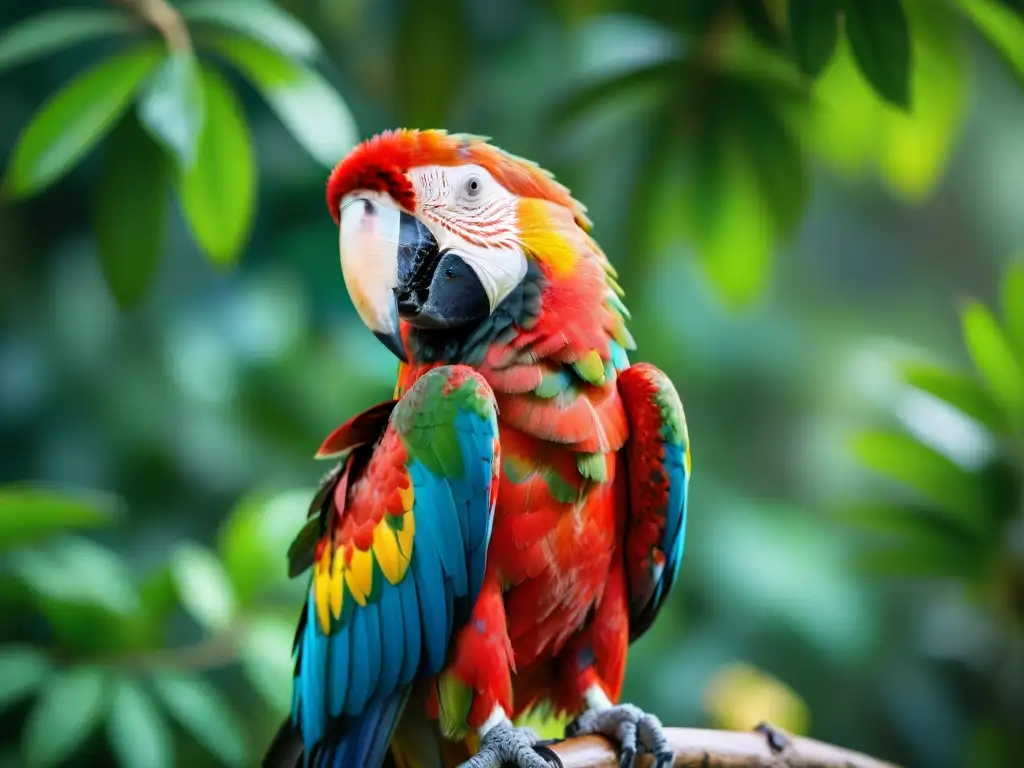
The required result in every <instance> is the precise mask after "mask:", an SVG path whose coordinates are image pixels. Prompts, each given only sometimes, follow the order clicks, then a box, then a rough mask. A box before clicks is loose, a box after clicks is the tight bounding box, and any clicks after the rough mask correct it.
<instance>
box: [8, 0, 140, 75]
mask: <svg viewBox="0 0 1024 768" xmlns="http://www.w3.org/2000/svg"><path fill="white" fill-rule="evenodd" d="M134 26H135V25H134V24H133V23H132V21H131V19H130V18H129V17H128V16H127V15H126V14H124V13H120V12H118V11H113V10H107V9H105V8H55V9H53V10H51V11H44V12H43V13H39V14H36V15H35V16H30V17H29V18H27V19H25V20H24V21H22V22H20V23H18V24H15V25H14V26H12V27H9V28H8V29H6V30H4V31H3V33H0V72H3V71H4V70H7V69H10V68H11V67H16V66H19V65H21V64H26V63H28V62H30V61H32V60H33V59H39V58H42V57H43V56H47V55H49V54H51V53H56V52H57V51H59V50H61V49H63V48H70V47H71V46H72V45H76V44H78V43H83V42H85V41H87V40H95V39H97V38H100V37H106V36H108V35H116V34H120V33H124V32H130V31H131V30H132V29H133V28H134Z"/></svg>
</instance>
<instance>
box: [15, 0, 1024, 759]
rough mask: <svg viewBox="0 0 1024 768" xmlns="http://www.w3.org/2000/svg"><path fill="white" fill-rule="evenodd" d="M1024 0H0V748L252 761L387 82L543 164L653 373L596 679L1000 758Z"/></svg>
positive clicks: (354, 392)
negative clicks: (654, 426) (612, 640)
mask: <svg viewBox="0 0 1024 768" xmlns="http://www.w3.org/2000/svg"><path fill="white" fill-rule="evenodd" d="M1022 5H1024V4H1022V3H1019V2H1000V1H999V0H841V1H840V0H789V2H785V1H782V2H777V1H776V0H767V2H761V1H760V0H718V1H715V2H711V1H709V0H690V1H689V2H678V3H666V2H658V1H657V0H593V1H592V2H587V1H586V0H433V2H429V3H427V2H422V1H421V0H375V1H374V2H370V1H369V0H281V2H278V3H277V4H272V3H270V2H269V0H267V1H263V0H260V1H257V0H252V1H251V2H250V1H248V0H235V1H234V2H231V1H229V0H193V1H192V2H185V0H182V2H181V3H180V4H175V5H174V6H168V5H165V4H164V3H162V2H160V1H159V0H123V1H122V2H116V3H104V2H99V1H97V2H88V1H87V0H80V2H75V3H71V2H64V0H43V1H41V2H27V0H26V1H22V2H17V1H16V0H6V1H5V2H4V3H2V4H0V112H2V115H3V117H2V120H0V156H2V157H3V158H5V164H6V165H5V167H6V170H5V173H4V177H3V182H2V186H0V254H2V258H0V301H2V312H0V437H2V447H0V481H2V483H3V484H2V485H0V558H2V559H0V563H2V565H0V637H2V643H0V766H4V767H5V768H7V767H10V766H56V765H75V766H80V767H82V768H84V767H85V766H100V765H104V766H105V765H111V764H117V765H120V766H123V768H165V767H166V766H178V765H195V766H215V765H225V766H241V765H254V764H256V761H257V760H258V758H259V756H260V755H261V754H262V750H263V748H264V747H265V745H266V743H267V742H268V740H269V738H270V736H271V734H272V732H273V728H274V727H275V726H276V724H277V723H278V722H279V719H280V718H281V717H282V716H283V714H284V713H285V712H286V711H287V707H288V699H289V696H290V682H289V680H290V672H291V661H290V643H291V638H292V633H293V626H294V622H295V620H296V617H297V612H298V608H299V604H300V601H301V600H302V594H303V589H304V580H303V579H297V580H295V581H291V582H290V581H288V580H287V579H286V578H285V550H286V548H287V545H288V543H289V542H290V539H291V536H292V535H293V534H294V533H295V532H296V531H297V529H298V527H299V526H300V525H301V523H302V521H303V518H304V516H305V514H306V507H307V503H308V499H309V495H310V493H311V492H312V489H313V487H314V485H315V483H316V481H317V479H318V477H319V474H320V473H321V471H322V470H323V469H325V467H323V466H319V465H317V464H316V463H314V462H313V460H312V458H311V457H312V454H313V452H314V451H315V449H316V447H317V446H318V445H319V443H320V440H321V439H322V438H323V437H324V436H325V435H326V434H327V433H328V432H329V431H330V430H331V429H333V428H334V427H335V426H337V425H338V424H340V423H341V422H342V421H344V420H345V419H347V418H348V417H349V416H351V415H352V414H354V413H355V412H357V411H358V410H360V409H362V408H364V407H367V406H369V405H372V404H374V403H376V402H378V401H380V400H382V399H385V398H387V397H389V396H390V392H391V387H392V381H393V378H394V375H395V361H394V358H393V357H392V356H391V355H390V353H388V352H387V351H386V350H385V349H384V348H383V347H382V346H381V345H380V344H379V343H378V342H377V341H376V340H375V339H374V338H373V337H372V335H371V334H369V333H368V332H366V330H365V329H364V328H363V327H362V326H361V325H360V323H359V322H358V320H357V318H356V316H355V314H354V312H353V310H352V308H351V305H350V303H349V301H348V299H347V296H346V294H345V292H344V286H343V283H342V280H341V275H340V273H339V265H338V255H337V235H336V229H335V227H334V225H333V223H332V222H331V218H330V216H329V215H328V212H327V211H326V210H325V208H324V194H323V193H324V184H325V179H326V174H327V172H328V170H329V168H330V167H331V165H332V164H333V163H334V162H336V161H337V160H338V159H339V158H340V157H341V156H342V155H344V153H345V152H346V151H347V150H348V149H350V148H351V147H352V146H353V144H354V143H355V142H356V141H357V140H359V139H361V138H365V137H367V136H369V135H370V134H372V133H374V132H376V131H378V130H381V129H384V128H387V127H394V126H396V125H405V126H414V127H445V128H448V129H450V130H455V131H467V132H472V133H476V134H483V135H486V136H490V137H493V139H494V141H495V143H497V144H498V145H499V146H501V147H503V148H505V149H508V150H510V151H512V152H515V153H516V154H520V155H523V156H526V157H529V158H532V159H535V160H536V161H538V162H540V163H541V164H542V165H544V166H545V167H548V168H550V169H551V170H552V171H554V172H555V173H556V175H557V176H558V178H559V179H560V180H561V181H563V182H565V183H566V184H568V185H569V186H570V187H571V188H572V190H573V191H574V193H575V194H576V196H577V197H578V198H579V199H581V200H582V201H583V202H584V203H585V204H586V205H587V206H589V209H590V213H591V216H592V218H593V220H594V221H595V223H596V226H595V230H594V234H595V236H596V237H597V239H598V241H599V242H600V243H601V244H602V245H603V247H604V249H605V250H606V251H607V253H608V254H609V256H610V258H611V260H612V262H613V263H614V264H615V265H616V266H617V268H618V270H619V272H620V276H621V282H622V284H623V286H624V287H625V289H626V291H627V304H628V306H629V307H630V309H631V310H632V313H633V319H632V322H631V325H630V328H631V330H632V332H633V334H634V336H635V337H636V338H637V340H638V343H639V350H638V352H637V353H636V354H635V355H634V356H633V357H634V359H635V360H647V361H650V362H653V363H655V364H657V365H658V366H660V367H662V368H663V369H664V370H665V371H667V372H668V374H669V375H670V376H671V378H672V379H673V380H674V381H675V382H676V384H677V386H678V387H679V389H680V391H681V393H682V396H683V400H684V404H685V407H686V413H687V417H688V421H689V430H690V435H691V439H692V441H693V468H694V469H693V472H694V474H693V481H692V483H691V505H690V510H691V516H690V521H689V528H688V538H687V551H686V555H685V558H684V564H683V566H682V572H681V575H680V579H679V582H678V586H677V587H676V589H675V591H674V593H673V595H672V598H671V602H670V604H669V606H668V607H667V608H666V610H665V611H663V613H662V615H661V617H660V619H659V620H658V622H657V623H656V625H655V626H654V628H653V629H652V630H651V631H650V632H649V634H648V635H647V636H645V637H644V638H643V639H642V640H641V641H640V642H639V643H638V644H637V645H636V646H635V647H634V650H633V653H632V655H631V661H630V664H629V671H628V676H627V681H626V690H625V697H626V698H627V699H629V700H632V701H634V702H635V703H637V704H639V705H641V706H644V707H646V708H648V709H651V710H653V711H654V712H657V713H658V714H660V716H661V717H662V718H663V720H664V721H665V722H666V723H668V724H671V725H679V726H712V727H722V728H739V729H747V728H750V727H752V726H753V725H754V724H755V723H757V722H758V721H759V720H761V719H769V720H771V721H773V722H774V723H775V724H777V725H780V726H782V727H784V728H788V729H791V730H793V731H795V732H797V733H803V734H810V735H813V736H814V737H816V738H819V739H823V740H826V741H831V742H834V743H838V744H840V745H842V746H846V747H850V748H854V749H858V750H861V751H865V752H868V753H871V754H874V755H876V756H879V757H883V758H887V759H891V760H894V761H898V762H901V763H902V764H904V765H907V766H932V767H934V768H944V767H945V766H976V767H978V768H985V767H986V766H1009V765H1018V764H1020V763H1021V760H1022V758H1024V515H1022V504H1021V484H1020V479H1021V474H1022V472H1024V443H1022V440H1021V430H1022V427H1024V375H1022V372H1021V371H1022V368H1021V366H1022V365H1024V269H1022V266H1021V265H1022V263H1024V262H1018V261H1016V260H1015V259H1020V258H1021V257H1022V256H1024V92H1022V86H1024V15H1022V8H1021V6H1022ZM175 8H176V9H177V10H178V11H180V14H179V13H177V12H176V11H175ZM546 727H547V728H548V730H549V731H551V732H554V731H557V729H558V725H557V724H547V726H546Z"/></svg>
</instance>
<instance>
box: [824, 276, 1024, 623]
mask: <svg viewBox="0 0 1024 768" xmlns="http://www.w3.org/2000/svg"><path fill="white" fill-rule="evenodd" d="M1001 304H1002V307H1001V310H1002V311H1001V315H1002V316H1001V317H999V316H997V314H996V313H994V312H993V311H992V310H990V309H989V308H988V307H986V306H985V305H984V304H982V303H981V302H979V301H976V300H974V299H970V300H967V301H965V302H963V304H962V306H961V307H960V325H961V331H962V335H963V342H964V346H965V349H966V352H967V356H968V357H969V359H970V361H971V364H972V365H971V369H970V370H967V371H964V370H958V369H956V368H954V367H952V366H946V365H941V364H936V363H934V362H921V361H918V360H912V361H908V362H906V363H904V364H903V365H902V368H901V376H902V380H903V382H904V383H905V385H906V386H907V387H909V388H911V389H912V390H914V391H916V392H918V393H923V394H924V395H926V396H928V397H930V398H933V399H934V400H937V401H939V402H941V403H942V404H944V405H945V406H946V407H947V408H949V409H951V410H952V411H953V412H956V413H958V414H960V416H961V417H962V419H964V420H966V423H970V424H973V428H974V429H975V430H976V431H977V432H978V433H980V434H981V435H983V436H984V438H985V439H984V440H982V441H978V442H979V445H988V446H991V449H990V450H988V451H984V452H983V451H982V450H980V449H979V450H978V451H977V453H978V454H979V455H978V456H977V457H976V458H975V460H967V461H964V460H963V458H962V457H961V458H960V460H954V457H952V456H950V455H947V454H946V453H945V452H943V451H941V450H939V448H937V447H934V446H933V445H931V444H928V443H927V442H926V441H925V440H923V439H922V438H921V437H919V436H916V435H912V434H910V433H909V432H908V431H905V430H903V429H884V430H875V429H873V430H870V431H866V432H862V433H860V434H858V435H856V436H855V438H854V440H853V443H852V446H851V447H852V450H853V453H854V455H855V456H856V457H857V459H858V460H859V461H860V462H861V463H862V464H863V465H865V466H866V467H869V468H870V469H872V470H875V471H876V472H878V473H880V474H882V475H885V476H887V477H888V478H890V479H891V480H893V481H895V486H894V488H893V493H892V494H891V495H889V496H887V497H884V498H883V499H881V500H871V501H868V502H865V503H858V504H855V505H852V506H851V507H850V508H848V509H845V510H843V511H842V512H841V515H840V517H841V518H842V520H844V521H845V522H847V523H849V524H850V525H851V526H853V527H855V528H856V529H859V530H861V531H863V532H864V533H866V534H868V541H867V542H866V543H865V547H864V549H863V550H862V554H863V560H864V563H865V564H866V565H867V566H869V567H871V568H872V569H876V570H880V571H884V572H889V573H900V574H904V575H912V576H940V577H947V578H959V579H962V580H964V581H965V582H967V583H969V584H971V585H972V587H973V588H975V589H977V590H978V593H979V594H980V595H981V596H982V597H984V598H987V599H990V600H992V601H994V603H995V604H997V605H1002V606H1003V607H1004V608H1007V609H1008V610H1009V611H1010V613H1011V614H1013V613H1014V612H1015V611H1016V610H1018V609H1019V605H1017V602H1016V597H1015V595H1019V594H1020V592H1019V590H1020V588H1021V586H1022V585H1024V562H1021V560H1020V555H1019V553H1014V552H1013V551H1011V550H1010V548H1009V545H1008V544H1007V542H1009V541H1011V540H1012V537H1011V536H1010V535H1008V530H1009V528H1010V526H1013V525H1015V524H1019V518H1020V510H1021V508H1022V506H1021V503H1022V501H1024V498H1022V495H1021V493H1022V490H1024V263H1022V262H1015V263H1013V264H1012V265H1011V266H1010V267H1009V269H1008V271H1007V272H1006V274H1005V276H1004V279H1003V284H1002V301H1001ZM904 491H905V493H904ZM1021 618H1024V617H1021Z"/></svg>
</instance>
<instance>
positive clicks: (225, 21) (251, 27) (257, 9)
mask: <svg viewBox="0 0 1024 768" xmlns="http://www.w3.org/2000/svg"><path fill="white" fill-rule="evenodd" d="M181 15H182V16H184V17H185V19H186V20H187V21H189V22H199V23H208V24H212V25H215V26H219V27H224V28H228V29H233V30H235V31H237V32H241V33H242V34H244V35H245V36H247V37H250V38H252V39H253V40H258V41H259V42H261V43H263V44H264V45H269V46H270V47H272V48H274V49H275V50H277V51H279V52H280V53H283V54H285V55H286V56H291V57H297V58H301V59H308V58H311V57H313V56H315V55H316V54H317V53H319V52H320V43H319V42H317V39H316V37H314V36H313V33H312V32H310V31H309V30H308V29H306V27H305V26H303V25H302V23H301V22H299V21H298V20H297V19H295V18H294V17H293V16H290V15H289V14H287V13H285V11H283V10H282V9H281V8H280V7H279V6H277V5H276V4H274V3H269V2H264V1H263V0H252V1H251V2H248V3H246V5H245V12H244V13H239V10H238V0H206V1H205V2H198V3H189V4H188V5H183V6H182V8H181Z"/></svg>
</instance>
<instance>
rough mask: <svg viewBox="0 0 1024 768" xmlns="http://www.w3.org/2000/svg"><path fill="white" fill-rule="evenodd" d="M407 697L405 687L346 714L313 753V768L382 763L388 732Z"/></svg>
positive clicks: (371, 767)
mask: <svg viewBox="0 0 1024 768" xmlns="http://www.w3.org/2000/svg"><path fill="white" fill-rule="evenodd" d="M408 697H409V691H408V689H405V690H398V691H394V692H393V693H390V694H388V695H387V696H383V697H381V698H379V699H375V700H373V701H369V702H367V704H366V708H365V709H364V710H363V711H362V712H360V713H359V714H358V715H350V716H346V717H344V718H342V719H340V720H338V721H336V722H337V728H338V731H337V732H336V735H335V734H332V733H331V731H332V730H333V729H332V728H331V727H330V726H328V729H327V734H326V738H325V739H324V742H323V743H322V744H321V745H320V746H318V747H317V748H316V749H315V750H314V753H313V755H312V758H311V760H310V765H311V766H314V768H350V767H351V766H357V765H358V766H366V768H378V767H379V766H381V765H383V764H384V758H385V757H386V756H387V752H388V747H389V745H390V743H391V734H392V732H393V731H394V730H395V725H396V724H397V723H398V718H399V717H400V716H401V714H402V710H403V709H404V708H405V702H406V699H408Z"/></svg>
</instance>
